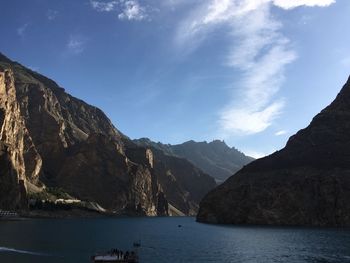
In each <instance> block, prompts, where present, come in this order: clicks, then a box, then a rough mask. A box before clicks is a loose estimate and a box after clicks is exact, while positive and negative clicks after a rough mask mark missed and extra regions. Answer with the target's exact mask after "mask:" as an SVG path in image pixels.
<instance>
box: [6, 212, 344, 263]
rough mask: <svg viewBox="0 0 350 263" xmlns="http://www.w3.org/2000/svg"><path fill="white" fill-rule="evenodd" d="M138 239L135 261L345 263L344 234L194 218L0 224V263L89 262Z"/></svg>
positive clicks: (29, 221) (126, 246)
mask: <svg viewBox="0 0 350 263" xmlns="http://www.w3.org/2000/svg"><path fill="white" fill-rule="evenodd" d="M179 224H181V225H182V227H181V228H179V227H178V225H179ZM139 239H140V240H141V242H142V247H141V249H140V259H141V262H293V263H294V262H315V263H316V262H317V263H319V262H320V263H321V262H322V263H323V262H324V263H326V262H339V263H343V262H350V230H349V229H348V230H344V229H343V230H341V229H310V228H309V229H307V228H279V227H237V226H215V225H206V224H199V223H196V222H195V221H194V218H121V219H74V220H28V221H17V222H1V221H0V262H1V263H28V262H30V263H32V262H33V263H44V262H45V263H48V262H50V263H51V262H52V263H56V262H57V263H80V262H81V263H83V262H90V261H89V258H90V256H91V255H92V254H94V253H95V252H96V251H105V250H107V249H110V248H123V249H128V248H130V246H131V244H132V242H133V241H135V240H139Z"/></svg>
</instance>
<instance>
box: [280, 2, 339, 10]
mask: <svg viewBox="0 0 350 263" xmlns="http://www.w3.org/2000/svg"><path fill="white" fill-rule="evenodd" d="M273 3H274V5H276V6H278V7H281V8H284V9H292V8H295V7H299V6H321V7H322V6H323V7H325V6H329V5H331V4H334V3H335V0H274V1H273Z"/></svg>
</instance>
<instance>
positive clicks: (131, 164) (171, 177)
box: [0, 54, 216, 215]
mask: <svg viewBox="0 0 350 263" xmlns="http://www.w3.org/2000/svg"><path fill="white" fill-rule="evenodd" d="M0 127H1V131H0V139H1V143H0V163H1V168H0V169H1V175H0V208H2V209H16V208H21V207H25V206H26V202H27V199H28V195H32V194H38V193H43V192H46V191H47V189H48V188H50V187H55V188H60V189H63V190H64V191H65V192H66V193H68V194H69V195H70V196H72V197H74V198H78V199H81V200H86V201H91V202H97V203H98V204H99V205H101V206H102V207H103V208H105V209H108V210H110V211H114V212H116V213H126V214H139V215H169V214H184V215H194V214H196V212H197V210H198V204H199V201H200V200H201V198H202V197H203V196H204V195H205V194H206V193H207V192H208V191H209V190H211V189H212V188H213V187H215V186H216V183H215V181H214V179H213V178H212V177H210V176H209V175H207V174H205V173H204V172H202V171H201V170H200V169H199V168H197V167H195V166H194V165H193V164H192V163H190V162H189V161H187V160H186V159H183V158H178V157H174V156H169V155H166V154H164V153H163V152H162V151H160V150H158V149H152V150H151V149H150V148H148V147H142V146H138V145H137V144H135V143H134V142H132V141H131V140H130V139H129V138H128V137H127V136H125V135H124V134H122V133H121V132H120V131H119V130H118V129H117V128H115V127H114V126H113V124H112V123H111V121H110V120H109V119H108V118H107V117H106V115H105V114H104V113H103V112H102V111H101V110H100V109H98V108H96V107H93V106H91V105H89V104H87V103H85V102H83V101H81V100H79V99H77V98H74V97H72V96H70V95H69V94H67V93H66V92H65V90H64V89H63V88H61V87H59V86H58V85H57V84H56V83H55V82H54V81H52V80H50V79H48V78H46V77H44V76H42V75H40V74H38V73H36V72H33V71H32V70H30V69H28V68H25V67H23V66H22V65H20V64H18V63H16V62H13V61H11V60H10V59H8V58H7V57H5V56H4V55H1V54H0Z"/></svg>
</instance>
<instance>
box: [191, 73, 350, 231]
mask: <svg viewBox="0 0 350 263" xmlns="http://www.w3.org/2000/svg"><path fill="white" fill-rule="evenodd" d="M349 198H350V79H349V80H348V82H347V83H346V84H345V85H344V87H343V89H342V90H341V91H340V93H339V94H338V96H337V98H336V99H335V100H334V101H333V102H332V103H331V104H330V105H329V106H328V107H327V108H325V109H324V110H322V111H321V112H320V113H319V114H318V115H316V116H315V117H314V119H313V120H312V122H311V123H310V125H309V126H308V127H307V128H305V129H303V130H300V131H299V132H298V133H297V134H296V135H294V136H292V137H291V138H290V139H289V141H288V143H287V145H286V147H285V148H284V149H282V150H281V151H278V152H276V153H274V154H272V155H270V156H268V157H265V158H262V159H259V160H256V161H254V162H252V163H251V164H249V165H247V166H246V167H244V168H243V169H242V170H241V171H239V172H238V173H237V174H236V175H234V176H232V177H231V178H229V179H228V180H227V181H226V182H225V183H224V184H223V185H221V186H220V187H218V188H216V189H214V190H213V191H211V192H210V193H209V194H208V195H207V196H206V197H205V198H204V199H203V200H202V202H201V204H200V211H199V214H198V217H197V220H198V221H201V222H210V223H229V224H278V225H314V226H350V203H349V202H348V200H349Z"/></svg>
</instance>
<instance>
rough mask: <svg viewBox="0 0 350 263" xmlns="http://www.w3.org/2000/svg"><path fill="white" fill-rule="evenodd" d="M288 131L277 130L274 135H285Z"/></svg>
mask: <svg viewBox="0 0 350 263" xmlns="http://www.w3.org/2000/svg"><path fill="white" fill-rule="evenodd" d="M287 133H288V132H287V131H286V130H280V131H278V132H276V133H275V135H276V136H282V135H285V134H287Z"/></svg>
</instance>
